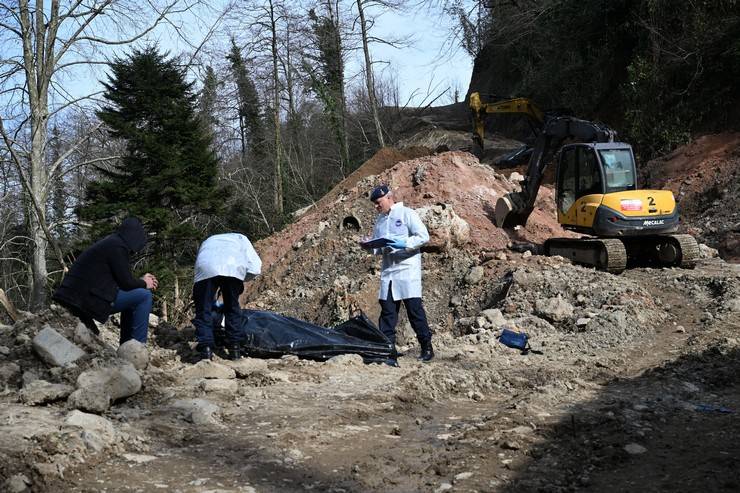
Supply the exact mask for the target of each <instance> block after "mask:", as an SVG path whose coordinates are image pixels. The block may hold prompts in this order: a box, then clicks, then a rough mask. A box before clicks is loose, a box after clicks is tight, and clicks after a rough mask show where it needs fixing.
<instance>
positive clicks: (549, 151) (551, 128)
mask: <svg viewBox="0 0 740 493" xmlns="http://www.w3.org/2000/svg"><path fill="white" fill-rule="evenodd" d="M616 137H617V133H616V132H615V131H614V130H612V129H610V128H609V127H607V126H605V125H602V124H601V123H596V122H590V121H587V120H579V119H578V118H573V117H569V116H559V117H554V118H550V119H548V120H547V121H546V122H545V125H544V127H543V128H542V131H541V132H540V133H539V135H538V137H537V142H536V143H535V146H534V150H533V151H532V155H531V157H530V158H529V164H528V166H527V175H526V176H525V177H524V180H522V182H521V191H520V192H511V193H508V194H506V195H505V196H504V197H501V198H500V199H498V201H497V202H496V213H495V221H496V226H498V227H500V228H512V227H514V226H517V225H524V224H526V223H527V219H528V218H529V215H530V214H531V213H532V210H534V203H535V200H537V193H538V192H539V190H540V185H542V178H543V177H544V174H545V169H546V168H547V165H548V164H549V162H550V161H551V159H552V155H553V153H554V151H557V150H558V149H559V148H560V146H561V145H562V144H563V142H564V141H566V140H569V141H573V142H614V140H615V139H616Z"/></svg>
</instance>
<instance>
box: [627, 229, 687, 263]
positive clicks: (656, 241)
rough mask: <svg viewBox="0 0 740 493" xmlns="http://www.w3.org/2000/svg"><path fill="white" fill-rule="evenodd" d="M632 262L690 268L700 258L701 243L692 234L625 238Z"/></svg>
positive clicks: (628, 254)
mask: <svg viewBox="0 0 740 493" xmlns="http://www.w3.org/2000/svg"><path fill="white" fill-rule="evenodd" d="M622 241H623V242H624V243H625V246H626V247H627V256H628V257H629V259H630V262H634V263H636V264H639V263H644V262H648V263H652V264H657V265H659V266H661V267H681V268H684V269H690V268H692V267H694V266H695V265H696V262H697V260H699V255H700V254H699V244H698V243H697V241H696V239H695V238H694V237H693V236H691V235H655V236H645V237H632V238H624V239H623V240H622Z"/></svg>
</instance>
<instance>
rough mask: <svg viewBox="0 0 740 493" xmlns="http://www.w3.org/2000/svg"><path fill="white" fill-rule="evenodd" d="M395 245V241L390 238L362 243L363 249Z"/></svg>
mask: <svg viewBox="0 0 740 493" xmlns="http://www.w3.org/2000/svg"><path fill="white" fill-rule="evenodd" d="M391 243H393V240H391V239H389V238H373V239H372V240H368V241H364V242H362V243H360V246H362V247H363V248H383V247H387V246H388V245H390V244H391Z"/></svg>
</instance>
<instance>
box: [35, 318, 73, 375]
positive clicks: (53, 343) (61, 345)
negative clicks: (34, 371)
mask: <svg viewBox="0 0 740 493" xmlns="http://www.w3.org/2000/svg"><path fill="white" fill-rule="evenodd" d="M33 349H34V351H36V354H38V355H39V357H40V358H41V359H42V360H43V361H44V362H45V363H47V364H49V365H51V366H65V365H68V364H70V363H74V362H75V361H77V360H78V359H80V358H81V357H83V356H84V355H85V351H83V350H82V349H80V348H79V347H77V346H76V345H75V344H74V343H72V342H70V341H69V340H68V339H67V338H66V337H64V336H63V335H61V334H60V333H59V332H57V331H56V330H54V329H52V328H51V327H49V326H48V325H47V326H45V327H44V328H43V329H41V331H39V333H38V334H36V337H34V338H33Z"/></svg>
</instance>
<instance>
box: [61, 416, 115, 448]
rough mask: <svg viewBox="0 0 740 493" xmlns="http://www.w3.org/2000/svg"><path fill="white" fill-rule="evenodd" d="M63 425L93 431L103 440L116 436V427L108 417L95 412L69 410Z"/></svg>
mask: <svg viewBox="0 0 740 493" xmlns="http://www.w3.org/2000/svg"><path fill="white" fill-rule="evenodd" d="M64 425H65V426H72V427H75V428H81V429H83V430H85V431H88V432H90V431H93V432H95V433H97V434H98V435H99V436H100V437H102V438H103V439H104V440H105V441H107V442H111V441H113V440H114V439H115V437H116V429H115V427H114V426H113V423H111V422H110V421H109V420H108V419H106V418H104V417H102V416H98V415H97V414H89V413H83V412H81V411H77V410H74V411H70V412H69V413H68V414H67V416H66V417H65V418H64Z"/></svg>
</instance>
